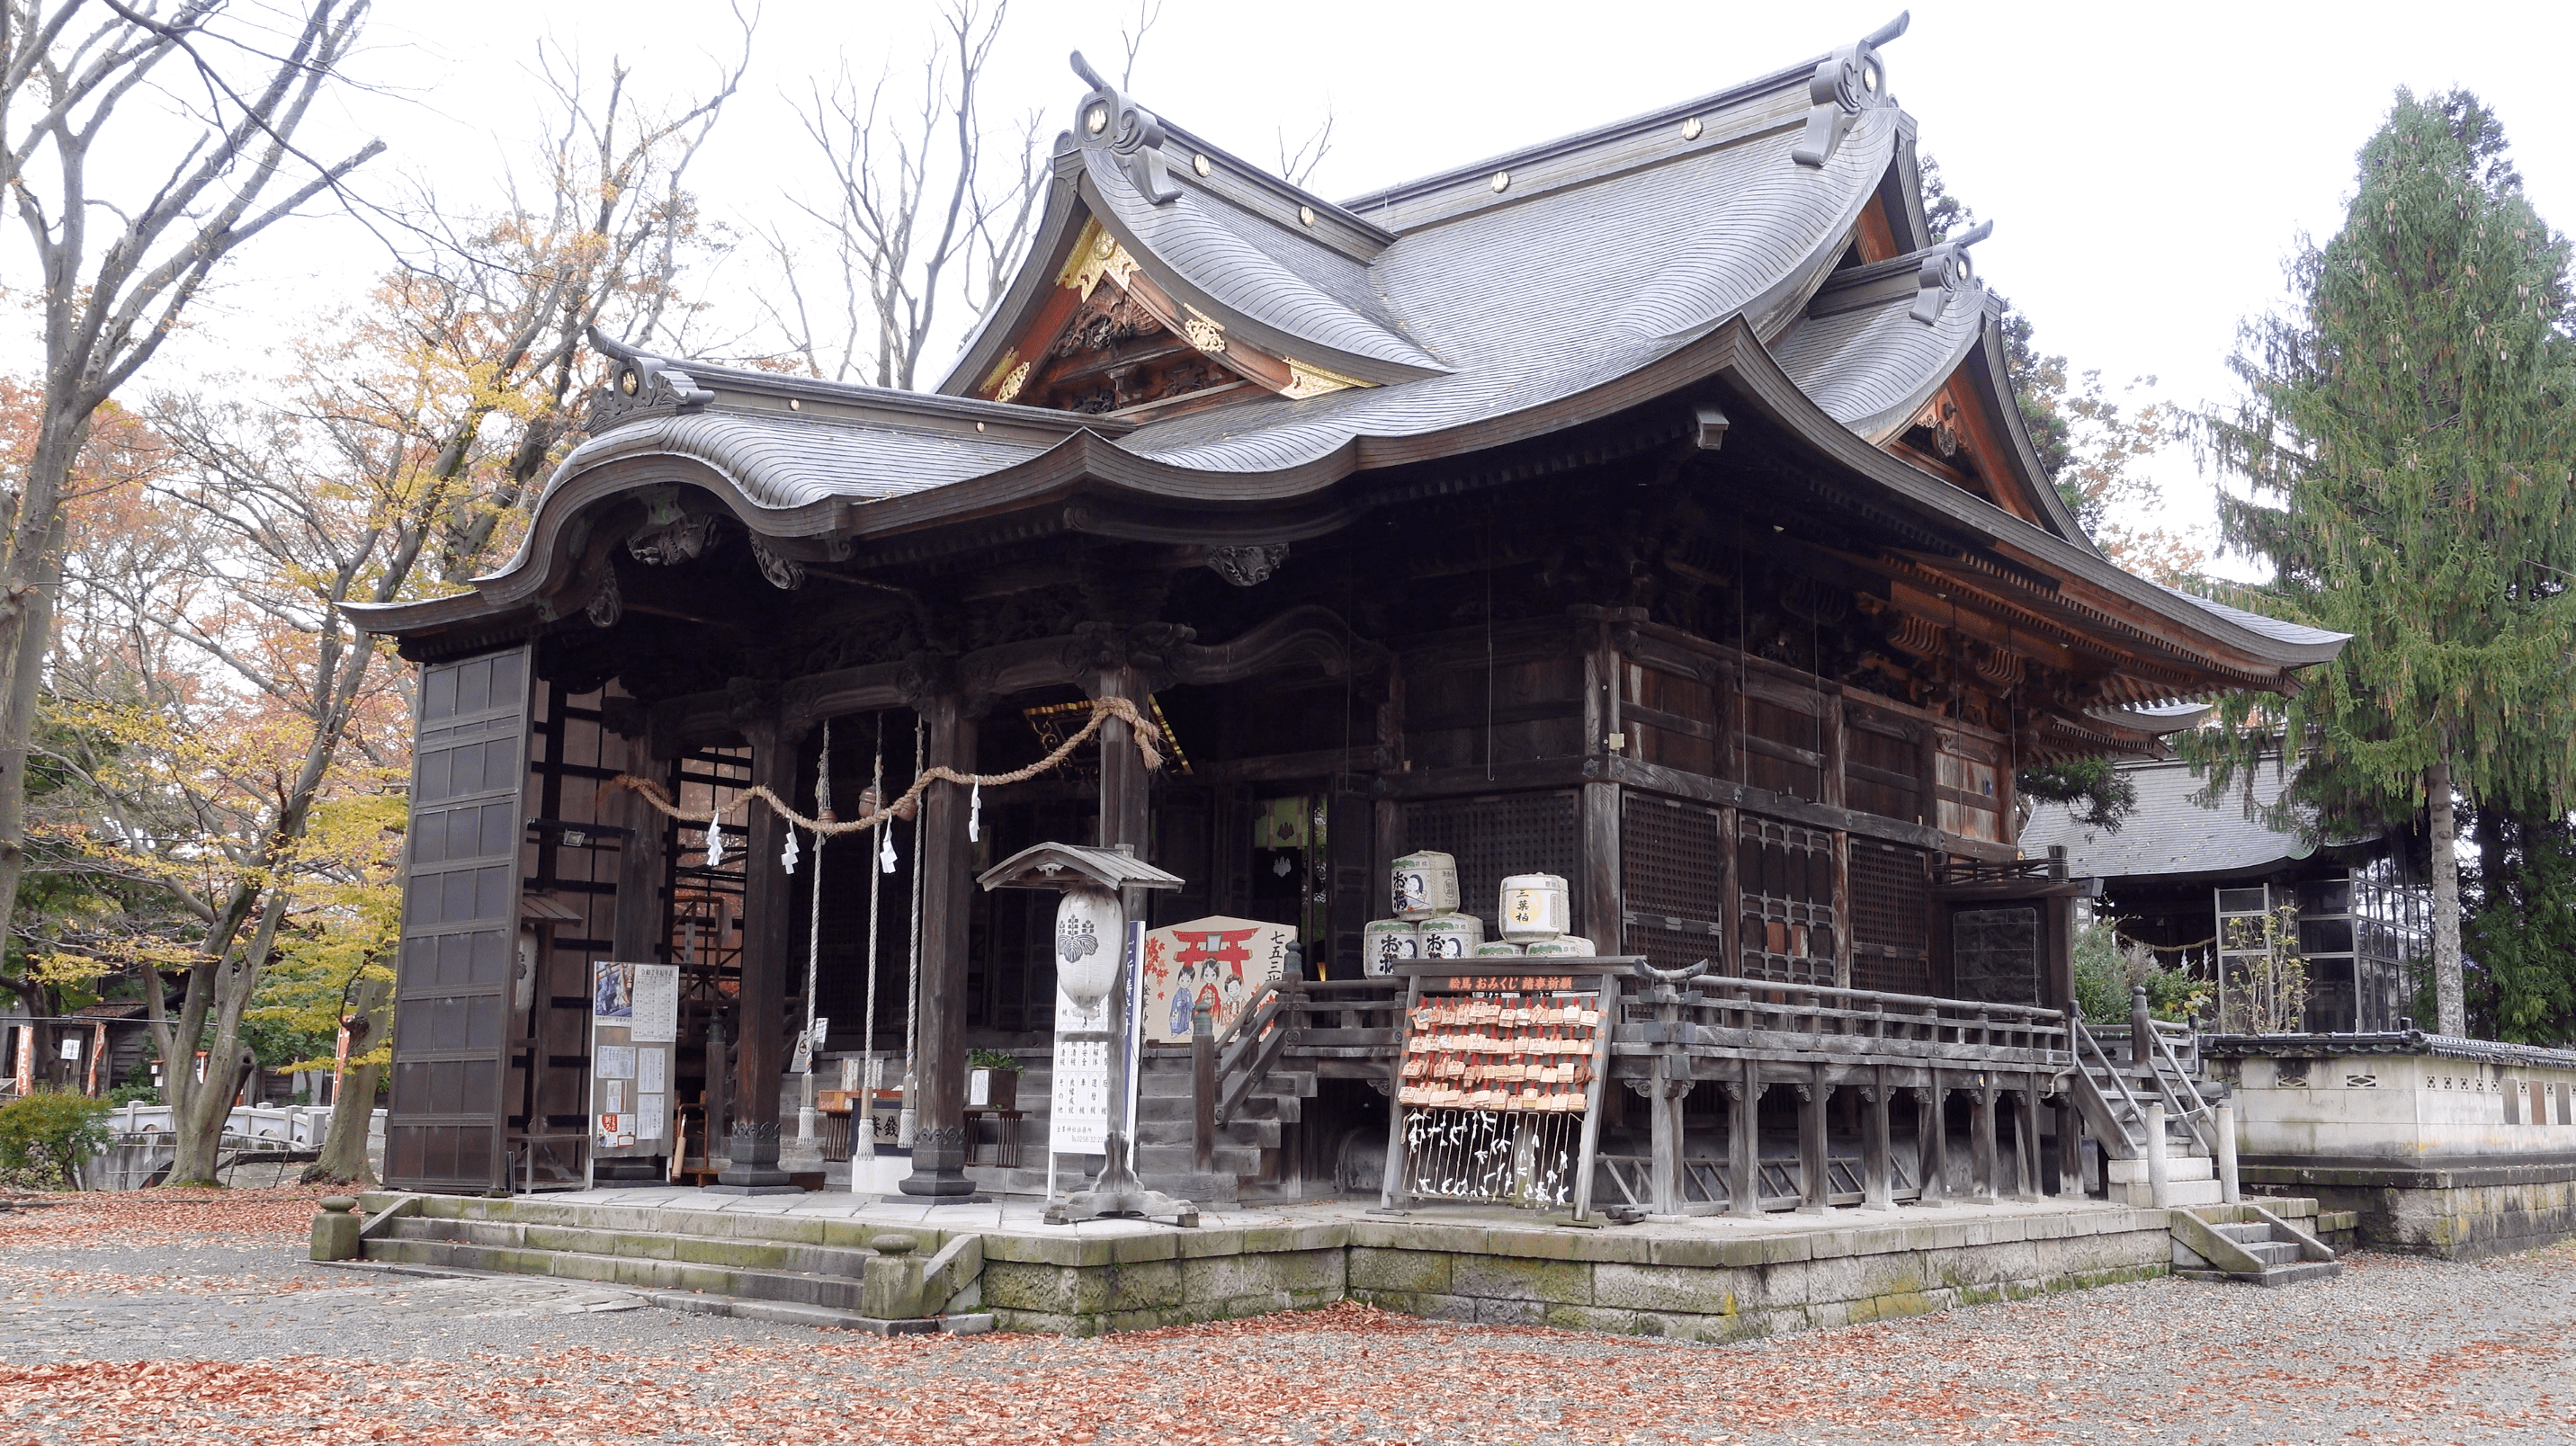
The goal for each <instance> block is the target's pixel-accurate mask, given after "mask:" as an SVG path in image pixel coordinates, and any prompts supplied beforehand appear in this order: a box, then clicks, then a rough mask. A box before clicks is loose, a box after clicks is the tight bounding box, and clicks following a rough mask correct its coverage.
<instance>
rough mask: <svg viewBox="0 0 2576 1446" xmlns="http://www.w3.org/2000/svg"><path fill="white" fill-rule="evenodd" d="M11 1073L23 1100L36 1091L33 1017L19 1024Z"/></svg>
mask: <svg viewBox="0 0 2576 1446" xmlns="http://www.w3.org/2000/svg"><path fill="white" fill-rule="evenodd" d="M10 1075H11V1079H12V1081H13V1082H14V1083H15V1084H16V1085H17V1086H18V1098H20V1099H22V1100H23V1099H25V1098H26V1097H27V1096H29V1095H31V1094H34V1093H35V1092H36V1022H35V1021H34V1020H32V1019H30V1020H28V1021H27V1022H26V1023H25V1024H22V1025H19V1026H18V1058H17V1059H16V1060H15V1061H14V1062H13V1063H12V1067H11V1070H10ZM204 1077H205V1074H204V1072H203V1071H202V1070H201V1071H199V1073H198V1078H200V1079H203V1078H204Z"/></svg>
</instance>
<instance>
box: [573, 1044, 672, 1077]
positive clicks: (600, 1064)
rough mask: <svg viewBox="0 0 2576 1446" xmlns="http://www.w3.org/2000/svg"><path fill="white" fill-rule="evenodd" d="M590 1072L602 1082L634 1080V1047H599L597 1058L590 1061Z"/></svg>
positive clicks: (617, 1045)
mask: <svg viewBox="0 0 2576 1446" xmlns="http://www.w3.org/2000/svg"><path fill="white" fill-rule="evenodd" d="M654 1052H655V1053H656V1054H658V1053H660V1052H661V1051H659V1050H656V1051H654ZM590 1072H591V1074H592V1075H593V1076H594V1077H596V1078H599V1079H604V1080H606V1079H633V1078H635V1046H633V1045H631V1044H603V1045H601V1046H600V1047H599V1057H598V1058H597V1059H594V1060H592V1061H591V1065H590Z"/></svg>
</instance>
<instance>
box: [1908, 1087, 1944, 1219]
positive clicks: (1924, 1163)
mask: <svg viewBox="0 0 2576 1446" xmlns="http://www.w3.org/2000/svg"><path fill="white" fill-rule="evenodd" d="M1931 1074H1932V1085H1931V1088H1929V1089H1918V1090H1916V1091H1915V1092H1914V1168H1915V1171H1916V1174H1917V1176H1918V1178H1920V1179H1921V1180H1922V1182H1923V1194H1922V1197H1921V1198H1922V1202H1923V1203H1924V1204H1926V1205H1929V1204H1932V1203H1934V1202H1935V1201H1940V1200H1947V1199H1949V1198H1950V1121H1949V1119H1948V1115H1949V1113H1950V1111H1949V1097H1950V1092H1949V1090H1947V1089H1945V1088H1943V1087H1942V1084H1941V1072H1940V1071H1939V1070H1937V1069H1936V1070H1933V1071H1932V1072H1931Z"/></svg>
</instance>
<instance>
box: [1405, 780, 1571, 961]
mask: <svg viewBox="0 0 2576 1446" xmlns="http://www.w3.org/2000/svg"><path fill="white" fill-rule="evenodd" d="M1404 839H1405V847H1406V848H1407V849H1408V850H1421V849H1438V850H1439V851H1440V852H1442V853H1445V854H1448V855H1450V856H1451V857H1453V858H1455V859H1457V860H1458V907H1459V909H1460V910H1461V911H1463V912H1466V913H1470V914H1474V915H1475V916H1477V917H1478V918H1480V919H1483V920H1484V921H1485V937H1487V938H1489V939H1490V938H1498V937H1500V935H1501V914H1502V893H1503V880H1504V879H1506V878H1509V877H1510V876H1512V875H1513V874H1555V875H1557V876H1559V877H1561V878H1563V879H1565V880H1567V881H1568V882H1569V883H1573V882H1574V881H1576V880H1579V879H1580V878H1581V877H1582V872H1581V870H1582V849H1581V847H1580V843H1579V839H1580V828H1579V826H1578V821H1577V818H1576V814H1575V800H1574V793H1573V791H1572V790H1570V789H1569V790H1567V791H1565V792H1562V793H1505V794H1486V795H1483V796H1481V797H1477V798H1440V799H1428V800H1425V801H1424V802H1421V803H1412V804H1407V805H1405V809H1404ZM1377 888H1378V890H1379V891H1380V892H1379V893H1378V895H1377V898H1376V903H1377V906H1378V907H1380V908H1384V907H1386V905H1387V899H1386V896H1385V893H1384V890H1385V888H1386V881H1385V880H1384V879H1380V880H1378V881H1377ZM1573 892H1574V932H1576V933H1578V934H1581V933H1585V932H1586V923H1587V921H1586V920H1585V919H1584V917H1583V889H1582V888H1581V887H1580V885H1579V884H1577V886H1576V887H1575V888H1574V891H1573ZM1593 942H1594V943H1595V944H1596V945H1602V944H1607V943H1608V942H1609V941H1608V940H1604V939H1594V940H1593Z"/></svg>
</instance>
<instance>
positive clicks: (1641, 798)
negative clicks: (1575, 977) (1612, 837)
mask: <svg viewBox="0 0 2576 1446" xmlns="http://www.w3.org/2000/svg"><path fill="white" fill-rule="evenodd" d="M1725 823H1726V820H1725V815H1723V814H1721V813H1719V812H1718V811H1717V810H1716V809H1713V808H1710V807H1708V806H1707V805H1706V804H1698V803H1685V802H1683V801H1681V800H1679V799H1670V798H1658V797H1656V796H1654V795H1652V794H1645V793H1630V794H1628V795H1626V796H1625V797H1624V798H1623V799H1622V800H1621V809H1620V821H1619V853H1620V863H1619V884H1620V890H1621V892H1622V894H1623V895H1624V904H1625V913H1626V918H1625V923H1626V926H1627V943H1626V944H1625V945H1624V946H1623V947H1624V948H1625V950H1626V952H1628V953H1630V954H1643V955H1645V956H1646V959H1647V961H1648V962H1649V963H1651V964H1653V965H1654V966H1655V967H1656V968H1658V969H1681V968H1686V967H1688V966H1689V965H1691V964H1693V963H1695V962H1697V961H1698V960H1701V959H1711V960H1714V961H1715V962H1716V966H1717V969H1718V971H1719V972H1720V973H1724V972H1725V970H1726V954H1727V948H1726V939H1727V935H1728V934H1729V933H1731V932H1732V931H1731V930H1730V929H1729V928H1728V926H1727V924H1726V923H1725V919H1726V915H1727V912H1728V911H1727V907H1726V827H1725ZM1595 942H1596V943H1599V944H1602V945H1605V946H1606V945H1608V944H1609V942H1610V941H1608V940H1597V941H1595Z"/></svg>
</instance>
